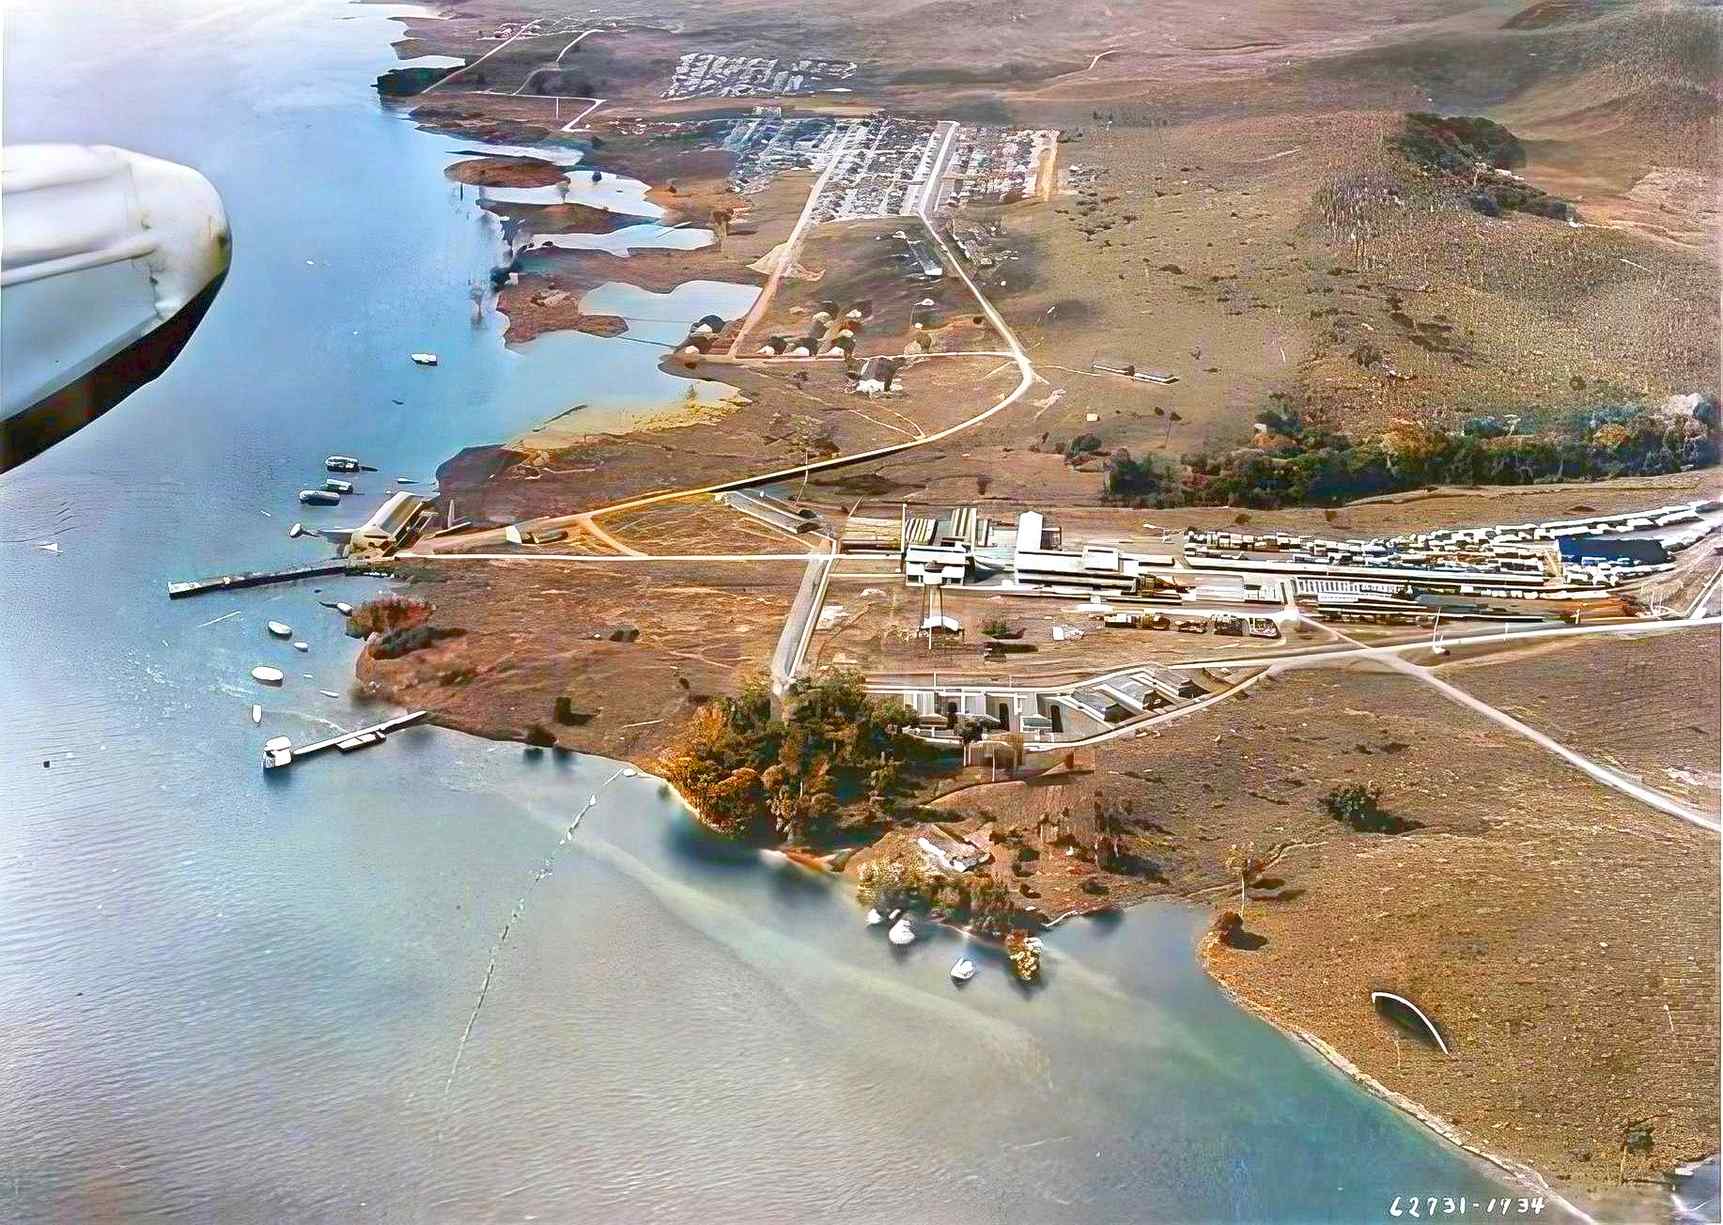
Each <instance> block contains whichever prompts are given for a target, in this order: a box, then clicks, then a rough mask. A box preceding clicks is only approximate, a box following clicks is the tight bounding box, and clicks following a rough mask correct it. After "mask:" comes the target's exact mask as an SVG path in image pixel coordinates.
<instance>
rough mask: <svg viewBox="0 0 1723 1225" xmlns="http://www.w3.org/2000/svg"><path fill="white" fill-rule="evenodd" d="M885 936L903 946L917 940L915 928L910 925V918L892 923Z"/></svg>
mask: <svg viewBox="0 0 1723 1225" xmlns="http://www.w3.org/2000/svg"><path fill="white" fill-rule="evenodd" d="M885 938H886V939H887V940H890V941H891V942H892V943H893V944H895V945H898V946H899V947H902V946H903V945H906V944H910V943H912V942H913V941H914V940H915V928H913V927H911V926H910V925H909V920H908V919H899V920H898V921H897V922H896V923H893V924H892V925H891V930H890V931H888V932H887V933H886V934H885Z"/></svg>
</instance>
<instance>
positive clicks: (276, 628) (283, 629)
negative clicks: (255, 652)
mask: <svg viewBox="0 0 1723 1225" xmlns="http://www.w3.org/2000/svg"><path fill="white" fill-rule="evenodd" d="M265 628H267V629H268V630H269V632H270V633H272V634H274V635H275V636H276V637H277V638H291V637H293V627H292V626H291V625H288V624H287V623H286V622H285V621H268V622H265Z"/></svg>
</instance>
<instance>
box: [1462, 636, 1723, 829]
mask: <svg viewBox="0 0 1723 1225" xmlns="http://www.w3.org/2000/svg"><path fill="white" fill-rule="evenodd" d="M1441 672H1442V675H1443V677H1444V678H1445V679H1447V680H1448V681H1450V682H1452V683H1453V684H1455V685H1458V686H1459V687H1460V688H1462V689H1464V690H1465V691H1466V692H1467V693H1470V694H1472V695H1473V696H1475V697H1479V698H1482V699H1483V700H1484V701H1486V702H1488V703H1490V704H1491V705H1492V706H1496V707H1498V708H1500V709H1501V710H1504V711H1506V712H1507V713H1508V714H1510V715H1513V716H1514V717H1515V718H1516V719H1520V720H1521V721H1523V722H1525V723H1526V724H1528V725H1529V726H1531V727H1534V728H1536V729H1537V730H1538V731H1540V732H1543V733H1544V734H1545V735H1547V736H1550V737H1552V738H1554V739H1555V740H1557V741H1559V742H1560V743H1561V744H1564V745H1566V746H1567V747H1568V748H1570V749H1573V750H1575V751H1576V752H1579V753H1582V754H1584V755H1585V756H1587V757H1590V758H1593V759H1594V760H1596V761H1599V762H1601V763H1602V764H1604V765H1607V766H1610V767H1612V768H1614V769H1616V770H1618V771H1619V772H1621V773H1622V774H1624V775H1626V776H1627V777H1629V778H1632V779H1634V780H1636V781H1638V782H1640V783H1643V784H1644V785H1645V786H1647V787H1650V788H1652V789H1653V790H1656V791H1662V792H1665V793H1667V794H1669V795H1671V796H1674V797H1675V798H1676V799H1679V800H1681V801H1683V802H1685V803H1687V804H1690V805H1691V806H1693V807H1694V808H1696V809H1697V810H1698V811H1700V812H1706V813H1710V814H1712V815H1713V816H1716V815H1717V814H1718V813H1719V811H1723V790H1720V789H1719V776H1718V767H1719V762H1720V760H1723V746H1720V745H1719V741H1718V729H1719V728H1720V727H1723V707H1720V706H1719V701H1718V687H1719V684H1720V683H1723V682H1720V678H1723V659H1720V657H1719V653H1718V635H1717V631H1716V630H1715V629H1696V630H1688V631H1686V632H1683V633H1662V634H1654V635H1647V636H1646V637H1644V638H1630V637H1599V638H1589V639H1570V640H1565V641H1564V640H1562V639H1556V640H1555V641H1554V642H1552V643H1549V644H1547V645H1544V646H1540V647H1532V646H1529V645H1528V646H1526V647H1524V648H1521V649H1520V650H1517V651H1515V652H1513V653H1511V654H1504V655H1500V656H1492V657H1488V658H1485V659H1482V660H1477V661H1473V660H1471V659H1458V660H1455V661H1454V662H1452V663H1449V664H1445V665H1443V666H1442V669H1441Z"/></svg>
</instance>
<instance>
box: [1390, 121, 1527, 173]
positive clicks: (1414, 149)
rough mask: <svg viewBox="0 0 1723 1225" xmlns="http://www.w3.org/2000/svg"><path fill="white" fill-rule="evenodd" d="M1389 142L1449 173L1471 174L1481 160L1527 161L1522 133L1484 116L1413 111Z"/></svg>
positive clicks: (1498, 163) (1503, 166)
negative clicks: (1517, 133) (1510, 129)
mask: <svg viewBox="0 0 1723 1225" xmlns="http://www.w3.org/2000/svg"><path fill="white" fill-rule="evenodd" d="M1389 144H1390V145H1391V146H1392V147H1393V148H1395V149H1398V150H1399V151H1400V152H1401V153H1404V154H1405V155H1406V156H1407V157H1409V158H1411V159H1412V160H1413V161H1414V162H1416V163H1418V164H1419V165H1420V166H1427V167H1429V168H1430V169H1432V170H1444V171H1447V172H1448V173H1450V174H1464V175H1470V174H1471V173H1472V167H1473V166H1475V165H1476V164H1477V163H1478V162H1484V163H1486V164H1487V165H1490V166H1494V167H1495V168H1496V169H1498V170H1512V169H1514V168H1515V167H1517V166H1523V165H1525V164H1526V149H1525V146H1524V145H1523V144H1521V143H1520V139H1519V137H1517V136H1515V135H1514V134H1513V133H1512V132H1510V131H1508V129H1507V128H1504V127H1503V126H1502V125H1501V124H1499V123H1496V122H1495V121H1493V120H1490V119H1484V118H1482V117H1481V116H1467V115H1432V114H1430V113H1429V112H1427V111H1412V112H1410V113H1408V114H1407V116H1406V121H1405V123H1404V124H1403V125H1402V126H1401V128H1400V134H1399V135H1398V136H1396V137H1394V139H1393V140H1391V141H1389Z"/></svg>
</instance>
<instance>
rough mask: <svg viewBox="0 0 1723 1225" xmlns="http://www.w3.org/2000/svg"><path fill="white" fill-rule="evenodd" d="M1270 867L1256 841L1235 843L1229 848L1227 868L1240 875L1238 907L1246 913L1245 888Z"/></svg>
mask: <svg viewBox="0 0 1723 1225" xmlns="http://www.w3.org/2000/svg"><path fill="white" fill-rule="evenodd" d="M1267 867H1268V860H1267V858H1266V857H1264V856H1262V855H1258V854H1257V852H1256V843H1254V842H1247V843H1245V844H1244V845H1243V846H1240V845H1239V844H1238V843H1236V842H1235V843H1233V844H1232V845H1231V846H1230V847H1228V848H1227V852H1226V870H1227V871H1228V872H1230V873H1232V875H1234V876H1236V877H1238V909H1239V913H1240V914H1243V913H1244V904H1245V890H1246V889H1248V888H1249V887H1250V886H1251V885H1253V884H1255V883H1256V880H1257V878H1258V877H1260V876H1261V875H1262V873H1263V870H1264V869H1265V868H1267Z"/></svg>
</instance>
